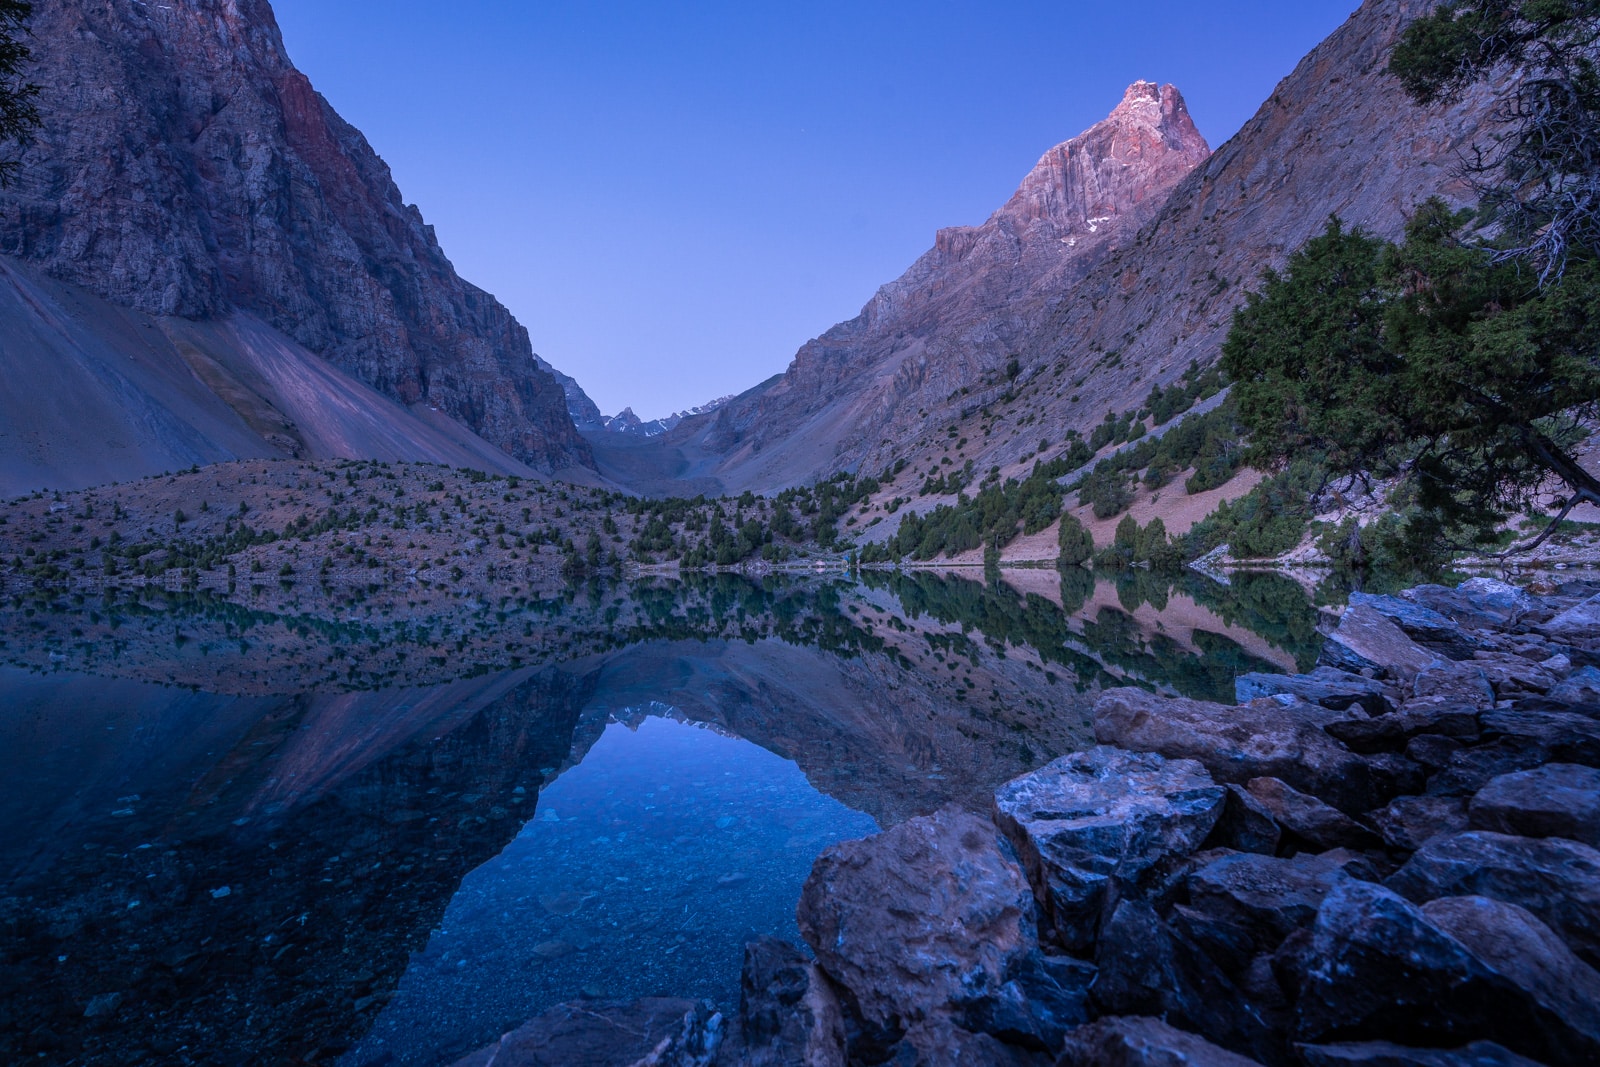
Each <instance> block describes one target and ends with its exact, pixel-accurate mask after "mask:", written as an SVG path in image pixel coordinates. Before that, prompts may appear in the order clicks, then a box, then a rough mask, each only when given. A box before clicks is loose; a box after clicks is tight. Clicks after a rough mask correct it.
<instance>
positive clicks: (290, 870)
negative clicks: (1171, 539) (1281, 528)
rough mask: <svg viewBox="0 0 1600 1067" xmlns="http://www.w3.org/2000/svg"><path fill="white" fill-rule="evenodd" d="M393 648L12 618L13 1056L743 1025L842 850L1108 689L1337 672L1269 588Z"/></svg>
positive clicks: (369, 638)
mask: <svg viewBox="0 0 1600 1067" xmlns="http://www.w3.org/2000/svg"><path fill="white" fill-rule="evenodd" d="M402 621H403V622H404V623H405V625H404V626H400V627H398V629H397V628H396V627H395V626H390V627H389V628H387V629H385V630H384V631H382V636H381V639H380V638H378V637H376V636H375V634H377V633H378V631H376V630H375V629H374V628H373V627H371V626H370V625H368V626H363V625H357V624H355V623H354V622H345V621H338V620H335V621H328V620H320V621H319V620H315V619H313V618H310V617H309V616H308V617H306V618H299V617H295V618H285V617H268V616H262V615H260V614H258V613H249V612H244V611H242V610H241V609H238V608H237V607H235V606H233V605H229V604H226V603H220V602H216V601H209V600H206V599H203V598H193V597H190V598H184V597H176V596H169V597H160V598H156V597H154V595H152V597H151V598H146V599H141V600H137V601H129V600H123V601H119V602H108V603H99V602H96V601H94V600H93V599H92V598H83V597H77V598H63V599H61V600H59V601H53V602H47V603H46V602H38V603H29V604H27V605H25V606H21V605H13V606H12V607H11V609H9V610H7V611H5V612H3V613H0V641H3V643H0V663H3V664H4V666H0V772H3V773H0V993H3V995H0V1060H3V1061H4V1062H7V1063H27V1062H40V1063H51V1064H73V1063H86V1064H87V1063H96V1064H99V1063H107V1064H110V1063H115V1064H145V1063H148V1064H168V1063H180V1064H181V1063H197V1064H199V1063H205V1064H209V1063H238V1062H263V1063H270V1062H282V1061H289V1060H294V1061H301V1060H309V1061H310V1062H326V1063H335V1062H337V1063H343V1064H347V1065H350V1067H368V1065H378V1064H417V1065H428V1067H432V1065H437V1064H448V1063H450V1062H452V1061H453V1060H454V1059H455V1058H457V1057H459V1056H461V1055H463V1054H465V1053H466V1052H469V1051H471V1050H473V1049H475V1048H477V1047H480V1046H482V1045H484V1044H486V1043H488V1042H490V1041H493V1040H494V1039H496V1038H497V1037H498V1036H499V1035H500V1034H501V1033H503V1032H505V1031H506V1030H509V1029H512V1028H514V1027H516V1026H517V1025H519V1024H520V1023H521V1022H523V1021H525V1020H526V1019H527V1018H529V1017H530V1016H532V1015H535V1014H538V1013H539V1012H541V1011H543V1010H544V1009H546V1008H548V1007H550V1006H552V1005H554V1004H557V1003H560V1002H562V1001H566V1000H572V999H576V998H580V997H623V998H633V997H639V996H647V995H652V994H673V995H689V996H702V997H707V998H709V999H711V1000H713V1001H715V1002H716V1003H718V1005H719V1006H721V1007H723V1008H724V1009H725V1010H734V1009H736V1008H737V1004H738V974H739V967H740V962H741V953H742V948H743V945H744V943H745V942H746V941H747V940H750V939H752V938H754V937H758V936H777V937H784V938H789V939H796V940H797V939H798V931H797V929H796V927H795V919H794V909H795V903H796V901H797V899H798V897H799V893H800V887H801V885H802V884H803V882H804V880H805V878H806V876H807V874H808V873H809V872H810V868H811V864H812V861H813V860H814V859H815V858H816V856H817V854H818V853H819V852H821V851H822V850H823V849H825V848H826V847H828V846H829V845H830V844H833V843H835V842H838V841H841V840H846V839H851V838H856V837H861V836H864V835H867V834H871V833H873V832H875V831H876V830H878V829H879V828H882V827H887V826H891V825H894V824H896V823H898V822H900V821H903V820H904V819H907V818H910V817H913V816H915V815H918V814H923V813H926V812H929V811H933V810H935V809H937V808H938V807H940V806H942V805H944V804H946V803H951V802H955V803H964V804H969V805H982V804H984V803H985V798H986V797H987V796H988V794H989V793H990V792H992V790H993V789H994V787H995V786H996V785H998V784H1000V783H1001V782H1004V781H1006V780H1007V779H1009V778H1011V777H1013V776H1015V775H1017V774H1020V773H1023V772H1025V771H1028V770H1031V769H1033V768H1035V767H1038V766H1040V765H1042V764H1043V763H1045V762H1048V761H1049V760H1050V759H1052V758H1054V757H1055V756H1057V755H1060V754H1062V753H1064V752H1069V751H1073V750H1075V749H1077V748H1081V747H1085V746H1087V745H1089V744H1092V736H1091V731H1090V729H1089V709H1090V707H1091V706H1092V704H1093V701H1094V697H1095V695H1096V694H1097V693H1098V692H1099V690H1100V689H1102V688H1104V687H1107V686H1112V685H1125V684H1135V685H1145V686H1150V687H1154V688H1158V689H1161V690H1163V691H1167V692H1177V693H1183V694H1186V695H1190V696H1196V697H1205V698H1215V699H1230V700H1231V696H1232V689H1233V679H1234V677H1235V676H1236V675H1237V674H1239V673H1243V672H1245V671H1250V670H1296V669H1304V668H1307V667H1309V665H1310V663H1311V661H1312V660H1314V658H1315V654H1316V650H1317V648H1318V647H1319V645H1320V637H1319V636H1318V634H1317V631H1316V626H1317V621H1318V613H1317V608H1316V607H1315V605H1314V604H1313V602H1312V599H1311V597H1310V596H1309V595H1308V594H1307V592H1306V591H1305V590H1304V589H1302V587H1301V586H1299V585H1298V584H1296V583H1295V582H1293V581H1291V580H1289V579H1287V578H1284V577H1281V576H1272V575H1259V576H1242V577H1240V578H1238V579H1236V580H1235V581H1234V582H1233V584H1232V585H1229V586H1222V585H1217V584H1215V583H1212V582H1209V581H1207V580H1204V579H1201V578H1198V577H1186V578H1184V579H1183V580H1181V581H1178V582H1176V583H1172V582H1168V581H1165V580H1156V579H1153V578H1151V576H1149V575H1145V574H1140V575H1138V576H1136V577H1134V578H1132V579H1125V580H1124V581H1122V582H1121V583H1114V582H1110V581H1106V580H1098V581H1097V580H1096V579H1095V578H1094V577H1093V576H1091V575H1089V574H1088V573H1087V572H1073V573H1071V574H1069V575H1067V576H1065V577H1063V576H1062V575H1059V574H1057V573H1056V572H1054V571H1042V570H1041V571H1032V570H1023V571H1007V572H1005V574H1004V575H1003V576H993V575H991V577H990V578H989V580H987V581H984V580H978V579H977V577H976V576H972V577H952V576H940V575H936V574H932V573H928V572H920V573H915V574H909V575H907V574H868V575H865V576H863V578H862V579H861V580H843V579H838V580H832V579H829V580H821V579H818V580H808V581H799V580H793V579H789V580H772V581H768V582H766V583H759V582H755V581H751V580H747V579H743V578H734V577H729V576H722V577H717V578H701V579H694V580H690V581H686V582H666V581H661V582H651V583H643V584H637V585H613V586H598V585H593V586H588V587H585V588H582V589H574V590H569V591H566V592H565V593H564V594H563V595H560V596H556V597H553V598H546V599H544V600H541V601H538V602H508V601H501V602H498V603H494V604H471V603H464V604H463V605H462V609H461V612H460V613H459V616H458V617H453V618H449V619H428V620H402ZM397 633H399V634H401V635H402V636H400V637H397V636H396V634H397ZM405 635H414V636H410V637H407V636H405ZM446 635H448V640H447V637H446ZM408 641H409V642H410V643H409V644H408V643H407V642H408ZM374 664H381V665H382V667H383V671H382V672H381V676H382V678H383V684H381V685H378V686H376V687H374V686H372V685H371V684H370V683H366V682H363V684H361V685H359V686H358V685H356V684H354V682H351V683H350V684H340V682H339V681H338V679H340V678H344V679H358V678H361V679H365V678H368V677H370V676H371V674H372V671H368V670H366V669H365V668H367V667H372V666H373V665H374Z"/></svg>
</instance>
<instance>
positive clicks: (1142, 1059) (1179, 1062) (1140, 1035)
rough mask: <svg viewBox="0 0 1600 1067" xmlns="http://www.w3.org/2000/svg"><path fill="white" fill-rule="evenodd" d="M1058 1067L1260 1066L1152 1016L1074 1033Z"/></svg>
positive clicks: (1106, 1021) (1113, 1021) (1101, 1023)
mask: <svg viewBox="0 0 1600 1067" xmlns="http://www.w3.org/2000/svg"><path fill="white" fill-rule="evenodd" d="M1056 1067H1260V1064H1259V1063H1257V1062H1256V1061H1255V1060H1252V1059H1248V1058H1246V1057H1244V1056H1241V1055H1239V1054H1238V1053H1236V1052H1229V1051H1228V1050H1227V1049H1224V1048H1218V1047H1217V1046H1216V1045H1213V1044H1211V1042H1209V1041H1206V1040H1205V1039H1204V1038H1200V1037H1196V1036H1195V1035H1194V1034H1191V1033H1188V1032H1186V1031H1184V1030H1179V1029H1177V1028H1176V1027H1173V1026H1169V1025H1168V1024H1166V1023H1164V1022H1162V1021H1161V1020H1160V1019H1153V1018H1150V1017H1149V1016H1138V1015H1135V1016H1123V1017H1119V1018H1113V1019H1101V1020H1100V1021H1099V1022H1097V1023H1094V1024H1092V1025H1090V1026H1085V1027H1082V1028H1080V1029H1078V1030H1074V1031H1073V1032H1072V1033H1071V1034H1070V1035H1069V1036H1068V1038H1067V1043H1066V1047H1065V1048H1064V1049H1063V1050H1062V1053H1061V1058H1060V1059H1058V1060H1057V1061H1056Z"/></svg>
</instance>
